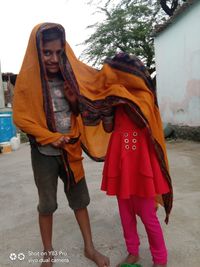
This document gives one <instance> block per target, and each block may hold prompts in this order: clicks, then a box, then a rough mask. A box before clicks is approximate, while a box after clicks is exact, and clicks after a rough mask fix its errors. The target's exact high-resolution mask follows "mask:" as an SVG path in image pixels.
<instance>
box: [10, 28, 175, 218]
mask: <svg viewBox="0 0 200 267" xmlns="http://www.w3.org/2000/svg"><path fill="white" fill-rule="evenodd" d="M55 26H56V27H58V28H59V29H61V30H62V31H63V32H64V29H63V28H62V26H61V25H59V24H51V23H47V24H41V25H37V26H36V27H35V28H34V29H33V31H32V33H31V36H30V40H29V43H28V47H27V51H26V54H25V57H24V61H23V64H22V68H21V71H20V73H19V75H18V78H17V83H16V87H15V94H14V105H13V107H14V110H13V111H14V121H15V123H16V124H17V126H18V127H19V128H21V129H22V130H23V131H24V132H26V133H28V134H31V135H33V136H34V137H35V138H36V141H37V142H38V143H40V144H41V145H44V144H48V143H51V142H54V141H56V140H57V139H58V138H59V137H60V136H61V134H60V133H58V132H52V131H50V130H49V128H48V126H47V118H46V115H45V112H44V107H43V93H42V82H41V76H40V64H39V60H38V52H37V44H36V35H38V33H40V31H41V29H45V28H50V27H55ZM65 53H66V57H67V61H66V62H65V66H64V68H65V70H67V72H66V75H65V79H66V82H67V83H68V85H69V87H71V88H72V89H73V90H74V92H76V94H77V96H78V99H79V101H80V103H83V106H84V107H89V109H90V110H93V111H94V110H96V111H97V113H98V110H101V109H102V108H106V107H109V106H116V105H118V104H128V105H129V106H130V107H131V108H132V109H133V110H134V111H135V112H137V114H138V115H139V116H140V118H141V120H143V121H144V122H145V124H146V126H147V128H148V129H149V134H150V136H151V140H152V142H153V144H154V146H155V149H156V152H157V156H158V160H159V163H160V166H161V169H162V171H163V174H164V176H165V178H166V180H167V182H168V184H169V187H170V190H171V191H170V193H168V194H165V195H163V196H162V200H163V202H164V207H165V211H166V214H167V219H166V221H167V220H168V215H169V213H170V210H171V208H172V185H171V178H170V175H169V169H168V161H167V154H166V147H165V140H164V135H163V129H162V122H161V118H160V112H159V108H158V105H157V98H156V92H155V90H154V88H153V86H152V83H151V79H150V76H149V74H148V73H147V72H146V70H145V68H144V66H143V65H142V64H141V62H140V61H139V60H138V59H136V58H132V57H130V56H128V55H122V56H120V55H119V56H117V57H115V58H114V59H113V60H107V61H106V62H105V64H104V65H103V67H102V69H101V70H100V71H99V70H96V69H94V68H92V67H89V66H88V65H86V64H84V63H82V62H81V61H79V60H78V59H77V58H76V56H75V55H74V53H73V51H72V49H71V48H70V46H69V44H68V43H66V45H65ZM72 123H73V126H72V131H71V133H70V134H69V135H68V136H70V137H78V135H79V132H81V137H80V139H81V144H82V146H83V148H84V150H85V151H86V152H87V153H88V154H89V155H90V156H91V157H92V158H93V159H96V160H103V159H104V157H105V154H106V150H107V145H108V142H109V137H110V134H108V133H106V132H105V131H104V129H103V127H102V123H101V122H100V121H96V122H91V124H90V122H89V123H88V126H86V125H84V124H83V122H82V119H81V116H78V117H75V116H72ZM64 149H65V150H66V151H67V153H68V157H69V163H70V166H71V168H72V171H73V172H74V173H75V177H78V178H76V180H79V179H80V178H81V177H80V176H82V175H83V170H82V169H81V168H80V164H79V166H78V165H76V163H77V162H80V161H81V159H82V158H81V152H80V143H79V142H77V143H76V144H74V145H66V146H65V148H64ZM77 173H79V175H78V174H77ZM160 202H162V201H161V200H160Z"/></svg>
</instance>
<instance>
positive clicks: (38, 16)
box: [0, 0, 103, 73]
mask: <svg viewBox="0 0 200 267" xmlns="http://www.w3.org/2000/svg"><path fill="white" fill-rule="evenodd" d="M87 2H88V1H87V0H0V62H1V71H2V72H13V73H18V72H19V70H20V67H21V64H22V61H23V57H24V54H25V50H26V46H27V43H28V39H29V36H30V33H31V31H32V29H33V27H34V26H35V25H37V24H38V23H41V22H56V23H60V24H62V25H63V26H64V28H65V31H66V39H67V41H68V42H69V44H70V46H71V47H72V49H73V50H74V52H75V54H76V56H79V55H80V54H81V52H82V51H83V49H84V47H83V46H80V45H78V44H80V43H82V42H83V41H84V40H85V39H86V38H87V37H88V36H89V35H90V34H91V33H92V32H91V30H88V29H86V27H87V26H88V25H91V24H93V23H95V22H97V21H100V20H102V19H103V15H101V14H97V13H95V14H94V11H95V10H96V7H95V6H94V5H91V4H90V5H88V4H87Z"/></svg>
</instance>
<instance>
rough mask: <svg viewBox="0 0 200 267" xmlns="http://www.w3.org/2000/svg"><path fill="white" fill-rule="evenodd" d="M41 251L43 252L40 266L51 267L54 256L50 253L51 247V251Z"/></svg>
mask: <svg viewBox="0 0 200 267" xmlns="http://www.w3.org/2000/svg"><path fill="white" fill-rule="evenodd" d="M43 252H44V253H45V254H44V256H43V259H42V264H41V265H40V267H52V266H53V259H54V256H53V255H52V253H53V249H52V251H48V250H47V251H46V250H44V251H43Z"/></svg>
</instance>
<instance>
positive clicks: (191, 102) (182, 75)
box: [155, 2, 200, 126]
mask: <svg viewBox="0 0 200 267" xmlns="http://www.w3.org/2000/svg"><path fill="white" fill-rule="evenodd" d="M199 25H200V2H198V3H196V4H194V5H193V6H191V7H190V8H189V9H188V10H187V11H185V12H184V13H183V14H182V15H180V16H179V17H177V18H176V20H175V21H174V22H173V24H171V25H170V26H168V28H166V29H165V30H164V31H163V32H161V33H160V34H159V35H158V36H156V37H155V54H156V69H157V90H158V101H159V105H160V110H161V114H162V118H163V121H164V122H170V123H172V124H177V125H188V126H200V33H199Z"/></svg>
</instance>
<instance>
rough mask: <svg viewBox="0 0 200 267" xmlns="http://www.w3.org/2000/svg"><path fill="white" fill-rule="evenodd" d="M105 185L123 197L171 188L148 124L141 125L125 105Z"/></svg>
mask: <svg viewBox="0 0 200 267" xmlns="http://www.w3.org/2000/svg"><path fill="white" fill-rule="evenodd" d="M101 189H102V190H103V191H106V192H107V194H108V195H117V196H118V197H120V198H123V199H128V198H129V197H130V196H131V195H136V196H141V197H153V196H156V195H160V194H165V193H167V192H169V186H168V184H167V181H166V180H165V178H164V177H163V174H162V172H161V169H160V166H159V163H158V160H157V157H156V152H155V149H154V147H153V144H152V142H151V141H150V136H149V134H148V131H147V128H142V129H141V128H138V127H137V126H136V125H135V124H134V123H133V121H132V120H131V119H130V118H129V117H128V115H127V114H126V113H125V111H124V109H123V107H121V106H119V107H118V108H117V109H116V113H115V128H114V131H113V133H112V135H111V138H110V143H109V146H108V150H107V155H106V160H105V164H104V169H103V179H102V185H101Z"/></svg>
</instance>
